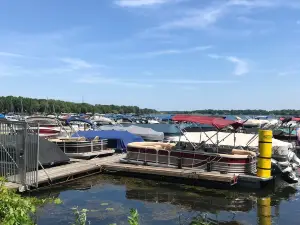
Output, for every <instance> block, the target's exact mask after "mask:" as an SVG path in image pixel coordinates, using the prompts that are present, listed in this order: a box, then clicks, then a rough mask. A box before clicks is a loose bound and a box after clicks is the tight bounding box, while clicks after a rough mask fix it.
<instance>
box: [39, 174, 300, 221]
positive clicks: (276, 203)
mask: <svg viewBox="0 0 300 225" xmlns="http://www.w3.org/2000/svg"><path fill="white" fill-rule="evenodd" d="M297 188H298V187H297V186H287V187H281V188H278V189H276V190H275V192H274V191H273V190H271V191H267V192H261V193H259V194H257V193H248V192H244V193H243V192H234V191H224V190H214V189H205V188H200V187H192V186H186V185H176V184H171V183H157V182H153V181H147V180H140V179H134V178H123V177H117V176H103V175H100V176H95V177H90V178H87V179H84V180H81V181H78V182H75V183H72V185H68V187H57V188H55V189H52V191H51V192H49V191H44V192H39V193H36V194H37V195H39V196H42V197H49V196H54V197H60V198H62V200H63V201H64V204H63V205H62V206H47V207H45V208H44V209H42V210H41V211H40V212H39V214H38V224H43V225H48V224H49V225H50V224H53V223H54V222H55V224H68V223H70V222H71V221H72V213H71V210H70V209H71V208H72V207H73V206H79V207H80V208H87V209H89V210H90V212H89V213H88V218H89V220H90V221H91V224H92V225H95V224H110V223H117V224H127V222H126V220H127V215H128V212H129V209H130V208H137V209H138V210H139V213H140V215H141V222H142V224H163V225H168V224H170V225H171V224H182V225H183V224H187V225H189V224H193V225H195V224H199V223H197V222H199V221H203V220H205V221H208V222H209V223H210V224H224V225H225V224H226V225H231V224H232V225H233V224H244V225H248V224H259V225H269V224H271V222H272V224H274V223H275V224H276V223H277V224H279V222H280V224H282V223H285V222H286V223H287V222H288V223H289V224H297V216H296V215H297V214H298V215H299V212H298V210H297V208H299V204H300V202H299V200H298V198H297V196H298V190H297Z"/></svg>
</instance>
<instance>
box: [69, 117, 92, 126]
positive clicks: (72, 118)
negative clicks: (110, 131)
mask: <svg viewBox="0 0 300 225" xmlns="http://www.w3.org/2000/svg"><path fill="white" fill-rule="evenodd" d="M72 121H78V122H83V123H88V124H90V125H91V126H94V124H93V123H92V122H91V121H89V120H86V119H84V118H82V117H78V116H71V117H70V118H68V119H67V120H66V124H70V122H72Z"/></svg>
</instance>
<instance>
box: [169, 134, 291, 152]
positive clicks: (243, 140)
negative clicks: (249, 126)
mask: <svg viewBox="0 0 300 225" xmlns="http://www.w3.org/2000/svg"><path fill="white" fill-rule="evenodd" d="M216 133H217V131H207V132H202V133H201V132H187V133H184V135H182V136H181V137H179V136H177V137H172V138H169V139H170V140H172V141H175V142H178V141H179V139H180V141H181V142H192V143H201V142H202V141H204V142H205V143H206V144H208V145H215V144H216V143H217V140H219V145H220V146H222V145H223V146H232V147H238V146H241V147H243V148H244V147H247V146H248V147H249V148H252V149H258V135H257V134H245V133H236V134H235V135H234V134H230V133H228V132H218V135H217V134H216ZM205 134H206V135H205ZM229 134H230V135H229ZM234 140H235V141H234ZM272 147H273V149H274V150H275V149H277V148H280V147H284V148H285V149H288V148H292V144H291V143H288V142H284V141H280V140H278V139H275V138H273V140H272Z"/></svg>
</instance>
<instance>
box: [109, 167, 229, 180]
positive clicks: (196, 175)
mask: <svg viewBox="0 0 300 225" xmlns="http://www.w3.org/2000/svg"><path fill="white" fill-rule="evenodd" d="M103 167H104V169H106V170H108V171H119V172H129V173H140V174H149V175H159V176H170V177H181V178H190V179H197V180H210V181H220V182H227V183H232V182H233V181H234V180H235V176H234V175H230V174H216V173H214V172H198V171H195V170H191V169H172V168H166V167H153V166H142V165H132V164H124V163H119V162H116V163H112V164H109V163H104V164H103Z"/></svg>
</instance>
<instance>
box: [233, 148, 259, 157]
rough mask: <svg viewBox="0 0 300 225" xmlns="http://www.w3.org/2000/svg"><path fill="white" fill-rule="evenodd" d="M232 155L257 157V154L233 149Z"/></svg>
mask: <svg viewBox="0 0 300 225" xmlns="http://www.w3.org/2000/svg"><path fill="white" fill-rule="evenodd" d="M231 153H232V154H233V155H248V156H253V157H256V153H255V152H252V151H248V150H241V149H232V151H231Z"/></svg>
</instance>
